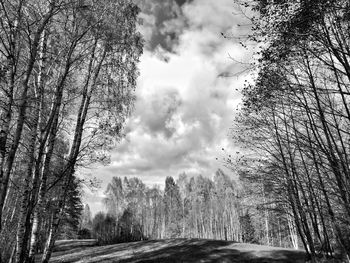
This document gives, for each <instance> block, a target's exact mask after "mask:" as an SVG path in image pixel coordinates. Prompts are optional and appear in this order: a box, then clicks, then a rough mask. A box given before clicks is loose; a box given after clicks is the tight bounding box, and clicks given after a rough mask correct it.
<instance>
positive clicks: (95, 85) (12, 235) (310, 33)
mask: <svg viewBox="0 0 350 263" xmlns="http://www.w3.org/2000/svg"><path fill="white" fill-rule="evenodd" d="M234 2H235V3H236V4H238V5H239V6H240V7H241V9H240V10H241V12H242V13H244V16H245V18H246V19H247V21H248V24H249V27H250V31H249V33H248V35H247V36H244V37H243V38H244V40H242V41H243V42H241V44H242V45H243V46H244V47H247V45H254V46H255V47H256V52H255V53H254V59H253V60H254V61H252V62H251V61H250V62H249V66H248V69H249V72H250V75H249V78H248V77H247V81H246V82H245V85H244V86H243V87H242V89H241V93H242V103H241V104H240V107H239V110H238V112H236V113H235V114H232V115H233V117H234V122H233V124H232V129H231V131H230V138H229V139H230V140H231V141H232V142H233V143H234V144H235V146H236V147H237V148H239V150H238V151H236V152H235V153H227V155H225V157H224V161H223V162H224V165H225V167H226V168H228V169H226V170H225V171H224V170H222V169H218V170H217V172H216V173H215V174H214V175H211V174H205V175H197V176H193V175H191V176H190V175H188V174H186V172H184V173H182V174H180V175H178V176H177V179H176V180H175V179H174V178H173V177H172V176H176V175H166V176H164V178H165V177H166V179H165V187H164V190H163V189H160V187H158V186H154V187H149V186H147V185H146V184H145V183H143V182H142V180H141V179H139V178H137V176H136V177H133V178H131V177H128V178H127V177H125V178H121V177H114V178H113V179H112V181H111V182H110V183H109V184H108V187H107V189H105V199H104V205H105V208H106V209H105V210H106V212H100V213H97V214H96V215H95V216H94V217H93V218H92V216H91V211H90V208H89V206H88V205H86V204H83V203H82V194H83V188H84V186H86V185H89V184H91V183H92V184H93V183H94V182H91V181H89V180H87V179H85V178H82V177H80V176H79V173H78V171H79V169H80V168H84V167H88V166H89V165H92V164H103V165H108V164H109V163H110V152H111V151H112V150H113V149H115V148H116V146H117V145H118V143H119V142H120V141H121V140H122V138H123V128H124V126H125V122H126V120H127V118H128V117H129V116H130V115H131V114H132V110H133V106H134V103H135V100H136V97H135V89H136V86H137V77H138V75H139V72H138V63H139V60H140V56H141V55H142V53H143V46H144V40H143V37H142V35H141V34H140V32H138V30H137V26H138V14H139V12H140V9H139V7H138V6H137V5H136V4H135V3H134V1H132V0H99V1H97V0H74V1H71V0H49V1H43V0H30V1H28V0H0V263H1V262H15V263H22V262H28V263H33V262H35V260H36V259H35V257H36V255H39V256H40V261H39V262H43V263H46V262H49V260H50V257H51V254H52V252H53V248H54V245H55V241H56V240H58V239H78V238H80V239H88V238H95V239H97V240H98V243H99V245H105V244H114V243H122V242H130V241H139V240H152V239H173V238H189V239H190V238H200V239H215V240H226V241H236V242H245V243H256V244H261V245H269V246H278V247H288V248H295V249H304V250H305V251H306V253H307V255H308V259H309V260H310V262H312V263H315V262H318V261H319V260H320V259H321V258H323V260H325V261H323V262H328V261H327V260H329V261H330V260H333V259H334V258H337V259H339V260H340V262H350V176H349V174H350V132H349V126H348V125H350V108H349V107H350V106H349V105H350V104H349V96H350V36H349V34H348V32H349V30H350V3H349V2H348V1H346V0H320V1H312V0H300V1H295V0H293V1H266V0H253V1H247V2H246V1H239V0H236V1H234ZM247 10H248V11H247ZM218 34H219V32H218ZM224 37H226V38H229V37H228V36H224ZM232 41H233V38H232ZM234 175H235V176H234Z"/></svg>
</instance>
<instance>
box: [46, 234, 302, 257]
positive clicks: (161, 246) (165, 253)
mask: <svg viewBox="0 0 350 263" xmlns="http://www.w3.org/2000/svg"><path fill="white" fill-rule="evenodd" d="M95 243H96V242H95V241H94V240H67V241H58V242H57V244H56V248H55V252H54V253H53V255H52V257H51V260H50V263H51V262H52V263H58V262H60V263H61V262H76V263H77V262H80V263H91V262H98V263H106V262H120V263H127V262H128V263H136V262H138V263H139V262H159V263H168V262H237V263H238V262H239V263H248V262H249V263H257V262H266V263H267V262H290V263H292V262H293V263H298V262H300V263H301V262H305V252H304V251H302V250H293V249H285V248H277V247H268V246H260V245H255V244H244V243H235V242H228V241H221V240H207V239H166V240H152V241H140V242H131V243H122V244H116V245H108V246H95Z"/></svg>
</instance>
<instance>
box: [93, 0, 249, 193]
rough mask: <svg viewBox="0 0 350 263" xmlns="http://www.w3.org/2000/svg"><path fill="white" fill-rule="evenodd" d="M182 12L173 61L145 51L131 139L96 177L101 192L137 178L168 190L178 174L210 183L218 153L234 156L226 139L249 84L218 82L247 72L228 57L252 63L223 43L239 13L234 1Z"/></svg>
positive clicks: (197, 4)
mask: <svg viewBox="0 0 350 263" xmlns="http://www.w3.org/2000/svg"><path fill="white" fill-rule="evenodd" d="M157 1H158V0H157ZM182 8H183V16H184V17H183V18H182V19H184V20H186V23H187V26H186V28H184V29H183V30H182V31H179V32H178V33H179V36H178V42H177V44H176V47H175V46H174V48H175V53H167V54H166V56H167V57H168V62H165V61H164V59H162V58H160V57H159V54H158V55H155V53H154V52H152V51H147V50H146V51H145V52H144V55H143V56H142V58H141V63H140V65H139V68H140V72H141V76H140V78H139V80H138V88H137V92H136V93H137V102H136V105H135V111H134V113H133V115H132V116H131V118H130V119H129V120H128V125H127V128H126V133H127V135H126V138H125V139H124V140H123V141H122V142H121V144H120V145H119V146H118V147H117V149H116V150H115V151H114V152H113V153H112V164H111V165H110V166H109V167H101V168H100V169H98V170H96V171H95V174H98V175H99V176H100V178H101V179H102V178H103V179H102V180H103V184H102V188H103V189H104V188H105V186H106V185H107V184H108V182H109V181H110V180H111V178H112V177H113V176H121V177H124V176H129V177H134V176H136V177H139V178H141V179H142V180H143V181H144V182H145V183H146V184H148V185H153V184H160V185H163V184H164V180H165V177H166V176H174V177H176V176H177V175H178V174H180V173H181V172H187V173H194V174H196V173H201V174H203V175H208V176H211V175H212V174H213V173H214V172H215V170H217V169H218V168H222V167H221V164H220V162H218V161H217V160H216V157H220V156H221V155H222V151H221V148H225V149H227V150H228V151H230V149H231V150H233V148H234V145H232V143H231V141H230V140H229V139H228V137H227V134H228V132H229V128H230V126H231V123H232V120H233V118H234V116H233V114H234V111H235V108H236V107H237V104H238V102H239V100H240V95H239V93H238V92H236V91H235V88H240V87H242V85H243V81H244V78H245V77H246V76H239V77H231V78H223V77H220V75H221V76H222V75H223V73H224V74H227V73H235V72H234V71H235V70H237V72H238V71H239V70H240V69H241V67H242V66H241V65H237V63H234V62H233V61H232V60H230V59H229V58H228V54H229V53H230V54H231V56H234V57H235V59H237V60H244V59H246V57H247V52H246V51H245V50H244V49H243V48H242V47H240V46H239V45H238V44H237V43H234V41H233V40H229V39H225V38H223V37H222V36H221V32H226V31H227V30H229V29H232V28H233V26H234V24H235V23H237V21H236V20H237V19H238V18H237V16H235V15H233V14H232V13H233V12H234V6H233V4H232V1H231V0H217V1H212V0H195V1H192V2H189V3H186V4H184V5H183V6H182ZM151 22H152V21H151V20H150V24H151ZM174 23H175V22H174V21H170V22H169V23H167V22H166V21H165V22H164V24H165V25H167V26H169V27H171V26H174ZM175 24H176V23H175ZM181 26H183V24H181ZM146 29H147V28H146ZM173 31H174V30H173ZM236 33H237V32H236ZM100 198H101V196H100ZM90 199H91V198H90Z"/></svg>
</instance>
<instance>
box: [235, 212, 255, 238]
mask: <svg viewBox="0 0 350 263" xmlns="http://www.w3.org/2000/svg"><path fill="white" fill-rule="evenodd" d="M239 221H240V224H241V231H242V241H243V242H245V243H255V242H256V238H255V231H254V226H253V224H252V220H251V218H250V215H249V213H246V214H245V215H243V216H241V217H240V218H239Z"/></svg>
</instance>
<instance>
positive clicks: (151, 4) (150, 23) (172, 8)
mask: <svg viewBox="0 0 350 263" xmlns="http://www.w3.org/2000/svg"><path fill="white" fill-rule="evenodd" d="M135 2H136V3H137V4H138V5H139V7H140V8H141V15H140V18H141V20H142V24H143V26H142V28H141V30H142V29H143V30H142V31H143V35H144V37H145V39H146V48H147V49H148V50H150V51H155V50H156V49H157V48H159V47H161V48H163V49H164V50H166V51H168V52H174V49H175V47H176V46H177V44H178V41H179V35H180V34H181V33H182V30H183V29H184V28H185V26H186V21H185V17H184V16H183V14H182V10H181V6H182V5H183V4H184V3H185V2H186V1H185V0H177V1H174V0H135Z"/></svg>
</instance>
